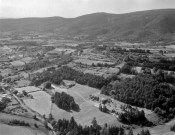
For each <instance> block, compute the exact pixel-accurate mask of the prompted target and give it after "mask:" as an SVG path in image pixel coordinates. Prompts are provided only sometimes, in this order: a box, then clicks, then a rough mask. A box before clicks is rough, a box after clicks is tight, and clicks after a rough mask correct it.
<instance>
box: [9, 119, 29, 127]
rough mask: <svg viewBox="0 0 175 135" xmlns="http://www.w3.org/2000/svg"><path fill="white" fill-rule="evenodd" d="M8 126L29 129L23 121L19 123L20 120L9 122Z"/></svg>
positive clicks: (27, 124)
mask: <svg viewBox="0 0 175 135" xmlns="http://www.w3.org/2000/svg"><path fill="white" fill-rule="evenodd" d="M8 125H13V126H27V127H29V126H30V125H29V123H26V122H25V121H20V120H16V119H15V120H11V121H9V123H8Z"/></svg>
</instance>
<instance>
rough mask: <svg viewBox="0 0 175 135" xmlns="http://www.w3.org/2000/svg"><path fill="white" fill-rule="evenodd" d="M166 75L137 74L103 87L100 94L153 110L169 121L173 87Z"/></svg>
mask: <svg viewBox="0 0 175 135" xmlns="http://www.w3.org/2000/svg"><path fill="white" fill-rule="evenodd" d="M170 81H171V79H170V78H169V76H168V75H167V74H163V73H162V72H160V73H159V74H157V75H151V74H138V75H136V76H135V77H134V78H132V79H130V78H127V79H125V80H122V81H120V82H116V83H115V84H114V85H110V84H109V85H108V86H104V87H103V88H102V89H101V93H102V94H105V95H110V96H112V97H114V98H115V99H117V100H119V101H122V102H124V103H127V104H130V105H134V106H138V107H144V108H147V109H151V110H153V111H154V112H155V113H157V114H158V115H160V116H162V117H164V118H166V120H167V121H168V120H170V119H172V118H174V115H175V104H174V103H175V87H174V86H173V85H171V83H169V82H170Z"/></svg>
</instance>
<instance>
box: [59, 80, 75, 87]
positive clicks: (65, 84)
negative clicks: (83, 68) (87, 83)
mask: <svg viewBox="0 0 175 135" xmlns="http://www.w3.org/2000/svg"><path fill="white" fill-rule="evenodd" d="M75 84H76V83H75V81H69V80H63V82H62V85H63V86H65V87H66V88H71V87H73V86H75Z"/></svg>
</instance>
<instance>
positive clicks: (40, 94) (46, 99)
mask: <svg viewBox="0 0 175 135" xmlns="http://www.w3.org/2000/svg"><path fill="white" fill-rule="evenodd" d="M30 94H31V95H32V96H33V99H25V100H24V103H25V104H26V105H27V106H28V107H29V108H31V109H32V110H34V111H36V112H38V113H40V114H41V115H44V114H45V115H46V116H47V115H49V114H50V108H51V105H52V103H51V96H50V95H49V94H47V93H46V92H44V91H37V92H32V93H30Z"/></svg>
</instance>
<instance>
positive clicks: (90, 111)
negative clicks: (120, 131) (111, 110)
mask: <svg viewBox="0 0 175 135" xmlns="http://www.w3.org/2000/svg"><path fill="white" fill-rule="evenodd" d="M80 109H81V110H80V112H73V116H74V118H75V120H78V121H77V122H79V123H80V124H82V125H84V126H85V125H91V124H92V123H91V122H92V119H93V118H94V117H96V119H97V122H98V124H99V125H104V124H105V123H108V125H118V126H119V125H121V123H120V122H118V121H117V119H116V117H114V116H112V115H110V114H106V113H103V112H101V111H100V110H99V109H98V108H97V107H96V106H94V105H93V104H92V103H91V102H84V103H82V104H81V107H80Z"/></svg>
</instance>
